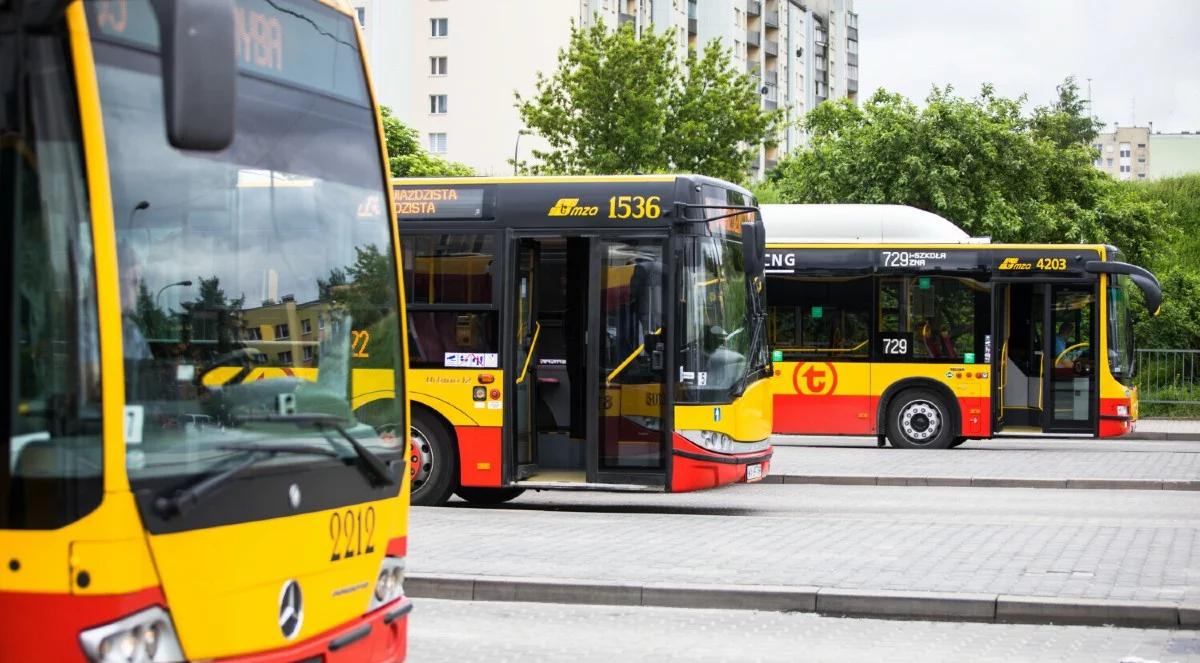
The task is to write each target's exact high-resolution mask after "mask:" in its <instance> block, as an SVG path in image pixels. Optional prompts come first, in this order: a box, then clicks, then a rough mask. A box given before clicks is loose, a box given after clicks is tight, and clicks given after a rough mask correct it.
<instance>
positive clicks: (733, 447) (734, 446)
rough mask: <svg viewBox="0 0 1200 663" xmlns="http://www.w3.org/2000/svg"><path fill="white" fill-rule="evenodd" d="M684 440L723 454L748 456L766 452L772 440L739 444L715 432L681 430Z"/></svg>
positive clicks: (723, 434)
mask: <svg viewBox="0 0 1200 663" xmlns="http://www.w3.org/2000/svg"><path fill="white" fill-rule="evenodd" d="M679 434H680V435H682V436H683V439H685V440H687V441H688V442H691V443H692V444H694V445H696V446H698V447H701V448H703V449H708V450H709V451H715V452H717V453H722V454H746V453H754V452H756V451H764V450H766V449H767V448H769V447H770V446H771V440H770V439H766V440H762V441H759V442H738V441H736V440H734V439H733V438H732V437H729V436H728V435H726V434H725V433H722V432H720V431H715V430H696V429H689V430H680V431H679Z"/></svg>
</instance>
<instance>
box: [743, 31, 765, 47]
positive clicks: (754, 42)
mask: <svg viewBox="0 0 1200 663" xmlns="http://www.w3.org/2000/svg"><path fill="white" fill-rule="evenodd" d="M761 44H762V34H760V33H759V32H758V30H747V31H746V45H747V46H750V47H752V48H758V47H759V45H761Z"/></svg>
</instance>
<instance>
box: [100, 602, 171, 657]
mask: <svg viewBox="0 0 1200 663" xmlns="http://www.w3.org/2000/svg"><path fill="white" fill-rule="evenodd" d="M79 643H80V644H81V645H82V646H83V651H84V653H85V654H86V655H87V657H88V659H89V660H91V661H95V662H96V663H154V662H155V661H182V660H184V656H183V648H182V647H180V645H179V638H178V636H176V635H175V627H174V626H173V625H172V624H171V616H170V615H168V614H167V611H166V610H163V609H162V608H161V607H159V606H152V607H150V608H146V609H145V610H142V611H140V612H136V613H134V614H132V615H130V616H128V617H125V618H124V619H120V620H118V621H115V622H112V623H111V624H105V625H104V626H97V627H95V628H90V629H88V630H86V631H83V632H82V633H80V634H79Z"/></svg>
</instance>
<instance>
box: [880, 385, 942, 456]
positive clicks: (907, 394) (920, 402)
mask: <svg viewBox="0 0 1200 663" xmlns="http://www.w3.org/2000/svg"><path fill="white" fill-rule="evenodd" d="M949 414H950V408H949V407H947V406H946V402H945V400H943V399H942V397H941V396H939V395H937V394H936V393H934V392H933V391H930V390H928V389H909V390H907V391H904V392H901V393H900V394H897V395H896V397H895V398H893V399H892V402H891V403H890V404H889V405H888V418H887V423H888V427H887V437H888V440H890V441H891V443H892V446H893V447H897V448H900V449H948V448H950V446H951V444H953V442H954V430H953V423H952V422H951V421H950V416H949Z"/></svg>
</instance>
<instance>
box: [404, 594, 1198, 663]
mask: <svg viewBox="0 0 1200 663" xmlns="http://www.w3.org/2000/svg"><path fill="white" fill-rule="evenodd" d="M409 619H410V621H409V629H410V630H409V657H408V660H409V661H413V663H424V662H437V661H453V662H456V663H457V662H463V663H469V662H472V661H480V662H485V661H486V662H487V663H498V662H502V661H570V662H572V663H573V662H576V661H579V662H585V663H586V662H591V661H597V662H600V661H603V662H608V661H646V662H648V663H662V662H663V661H689V662H693V661H839V662H847V661H849V662H853V661H871V662H874V661H921V662H923V663H924V662H935V661H948V662H949V661H953V662H954V663H959V662H961V661H1005V662H1009V661H1087V662H1088V663H1092V662H1096V661H1112V662H1113V663H1116V662H1117V661H1125V662H1128V663H1147V662H1149V661H1164V662H1165V661H1200V632H1197V631H1182V630H1174V631H1171V630H1158V629H1149V630H1148V629H1132V628H1113V627H1095V626H1048V625H1033V624H973V623H961V622H960V623H955V622H916V621H899V620H877V619H848V618H836V617H821V616H818V615H812V614H799V613H777V612H752V611H737V610H688V609H679V608H645V607H614V606H579V605H559V604H548V603H505V602H462V601H444V600H435V599H418V600H417V602H416V609H415V610H414V611H413V612H412V614H411V616H410V617H409Z"/></svg>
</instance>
